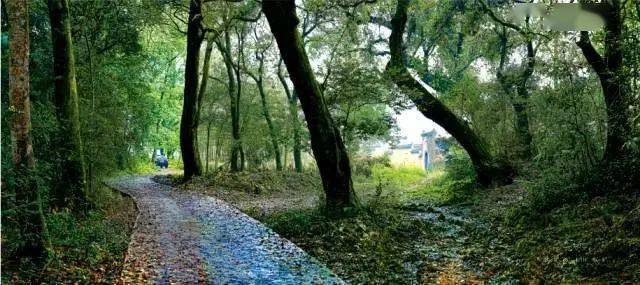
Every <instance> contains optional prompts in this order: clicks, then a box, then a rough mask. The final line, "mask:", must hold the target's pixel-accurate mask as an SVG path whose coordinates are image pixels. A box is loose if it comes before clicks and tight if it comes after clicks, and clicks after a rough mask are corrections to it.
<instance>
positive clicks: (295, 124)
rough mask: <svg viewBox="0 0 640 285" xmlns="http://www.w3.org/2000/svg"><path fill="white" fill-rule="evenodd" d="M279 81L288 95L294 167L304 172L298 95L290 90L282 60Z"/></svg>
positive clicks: (279, 63) (279, 67) (279, 65)
mask: <svg viewBox="0 0 640 285" xmlns="http://www.w3.org/2000/svg"><path fill="white" fill-rule="evenodd" d="M277 74H278V80H279V81H280V84H282V88H283V89H284V93H285V95H287V103H288V105H289V119H290V120H291V128H292V129H293V138H292V139H293V165H294V168H295V169H296V172H302V143H301V142H300V140H301V138H300V132H301V130H300V118H298V93H297V92H296V91H295V90H293V92H291V89H289V85H288V84H287V80H286V79H285V77H284V74H283V72H282V59H280V61H279V62H278V72H277Z"/></svg>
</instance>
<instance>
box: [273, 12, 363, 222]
mask: <svg viewBox="0 0 640 285" xmlns="http://www.w3.org/2000/svg"><path fill="white" fill-rule="evenodd" d="M294 2H295V1H293V0H289V1H264V2H263V4H262V9H263V12H264V14H265V16H266V17H267V20H268V22H269V26H270V28H271V32H272V33H273V35H274V37H275V39H276V41H277V43H278V48H279V50H280V55H281V56H282V59H283V60H284V63H285V65H286V66H287V71H288V72H289V76H290V78H291V81H292V82H293V85H294V86H295V89H296V90H297V91H298V95H299V99H300V103H301V104H302V110H303V111H304V114H305V118H306V120H307V125H308V128H309V133H310V135H311V149H312V150H313V153H314V156H315V158H316V163H317V165H318V169H319V170H320V176H321V178H322V185H323V188H324V192H325V195H326V209H327V211H328V213H330V214H339V213H340V212H342V210H343V209H344V208H345V207H352V206H354V205H355V203H356V202H355V195H354V192H353V185H352V181H351V166H350V164H349V156H348V154H347V150H346V148H345V146H344V143H343V142H342V138H341V136H340V132H339V131H338V129H337V128H336V127H335V125H334V123H333V120H332V119H331V116H330V113H329V110H328V109H327V106H326V104H325V102H324V97H323V94H322V91H321V90H320V86H319V84H318V82H317V81H316V78H315V75H314V74H313V70H312V69H311V66H310V64H309V59H308V57H307V54H306V51H305V50H304V47H303V43H302V38H301V36H300V32H299V31H298V29H297V25H298V23H299V20H298V17H297V15H296V8H295V3H294Z"/></svg>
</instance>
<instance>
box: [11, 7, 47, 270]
mask: <svg viewBox="0 0 640 285" xmlns="http://www.w3.org/2000/svg"><path fill="white" fill-rule="evenodd" d="M3 3H4V2H3ZM7 3H8V4H7V7H6V9H7V10H8V14H9V15H8V19H9V52H10V53H9V110H10V113H9V116H11V127H10V128H11V142H12V151H13V152H12V155H13V156H12V162H13V167H14V171H15V175H16V177H17V178H18V179H14V181H15V182H14V183H15V184H14V186H15V188H14V190H15V195H16V196H15V197H16V205H17V206H18V209H19V210H18V211H17V213H16V218H17V223H18V226H19V230H20V238H21V242H20V244H21V245H22V246H20V248H19V249H18V251H17V255H18V256H21V257H22V256H31V257H36V258H37V257H40V256H41V255H42V253H43V252H44V249H45V243H44V238H43V233H44V232H46V230H45V229H46V227H45V221H44V216H43V213H42V204H41V201H40V195H39V194H38V188H37V186H36V183H35V180H34V179H33V178H34V177H35V174H34V173H33V172H32V171H33V170H34V169H35V166H36V161H35V157H34V153H33V144H32V139H31V103H30V101H29V12H28V5H27V1H26V0H15V1H8V2H7ZM3 186H4V183H3ZM5 190H6V189H3V191H5ZM5 195H6V193H5ZM3 199H4V198H3ZM4 215H5V213H3V220H4V218H5V217H4Z"/></svg>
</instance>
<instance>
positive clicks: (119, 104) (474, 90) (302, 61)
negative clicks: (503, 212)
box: [2, 0, 640, 283]
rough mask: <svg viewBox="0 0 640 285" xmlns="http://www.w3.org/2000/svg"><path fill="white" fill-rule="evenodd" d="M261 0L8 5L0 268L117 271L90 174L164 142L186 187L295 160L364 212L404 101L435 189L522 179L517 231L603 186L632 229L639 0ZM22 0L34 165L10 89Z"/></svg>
mask: <svg viewBox="0 0 640 285" xmlns="http://www.w3.org/2000/svg"><path fill="white" fill-rule="evenodd" d="M23 2H24V3H23ZM264 2H265V3H259V2H257V1H222V0H219V1H207V0H203V1H201V0H191V1H172V0H162V1H68V0H48V1H35V0H34V1H18V0H16V1H13V0H3V1H2V225H3V233H2V246H3V253H2V255H3V256H2V259H3V261H2V262H3V267H4V268H10V271H9V272H10V273H5V274H3V281H6V280H13V281H16V280H23V281H24V280H31V279H30V278H34V279H33V280H41V279H38V278H45V280H57V279H55V278H63V279H64V278H67V277H68V276H67V277H61V276H62V275H65V274H58V273H59V272H67V271H68V274H70V275H73V274H76V275H77V276H75V275H73V276H75V277H69V278H72V279H73V278H89V277H86V276H88V275H89V273H88V272H91V271H92V270H89V269H87V270H88V271H87V270H84V269H82V268H85V267H87V261H83V260H84V259H86V258H87V257H88V256H89V257H90V258H92V259H89V261H88V264H89V268H91V267H97V266H102V265H103V264H110V265H109V266H110V267H114V268H116V267H117V266H118V265H117V259H118V257H117V254H113V255H112V254H111V253H112V252H116V253H117V252H120V253H121V252H122V251H123V250H124V249H126V246H127V242H126V241H127V236H126V234H123V233H126V232H127V228H128V227H130V224H129V222H128V221H127V218H126V217H121V219H118V218H116V219H114V218H113V214H114V213H117V212H128V211H130V205H129V204H128V203H130V202H127V201H126V199H123V198H122V197H119V196H118V195H117V194H114V193H112V192H111V190H109V189H107V188H106V187H105V186H104V185H103V181H104V180H105V179H107V178H110V177H115V176H119V175H124V174H126V173H129V174H130V173H148V172H152V171H155V168H154V164H153V161H154V160H155V158H156V155H157V154H158V153H159V152H160V150H162V152H163V154H165V155H167V156H168V157H169V159H170V163H171V167H172V168H178V169H180V168H184V176H183V177H182V178H181V179H183V180H184V181H186V180H188V179H189V178H191V177H197V176H205V177H217V176H216V175H220V174H219V173H227V172H240V173H247V172H249V173H254V172H255V173H257V172H265V171H267V172H268V171H277V172H286V173H290V172H298V173H304V174H308V175H311V176H313V177H315V179H318V180H319V181H321V182H322V188H323V189H324V196H323V197H325V199H324V200H325V201H326V202H325V203H324V204H323V205H324V206H323V207H324V208H325V210H326V212H324V213H325V214H327V216H328V217H334V216H338V217H340V216H343V215H345V213H346V214H347V215H348V214H349V211H350V210H349V209H351V208H359V207H364V208H367V207H369V206H371V204H370V202H371V201H373V200H371V199H370V197H375V196H376V193H377V192H384V191H387V190H388V191H392V190H393V189H391V188H393V187H390V186H388V185H389V184H385V182H384V181H383V180H381V178H380V176H376V175H373V176H372V171H373V172H374V174H375V171H376V169H377V170H378V171H379V170H380V169H381V167H382V166H381V165H387V166H388V162H385V161H384V159H379V158H371V157H367V153H368V151H370V149H369V146H370V145H372V144H374V143H377V142H384V143H391V144H397V143H398V142H399V140H400V138H399V136H398V130H397V128H398V127H397V124H396V122H395V119H394V118H395V117H394V114H396V113H399V112H402V111H404V110H408V109H411V108H413V107H416V108H417V109H418V111H420V112H421V113H422V114H423V115H425V116H426V117H427V118H429V119H431V120H433V121H434V122H436V123H437V124H439V125H440V126H442V127H443V128H444V129H445V130H447V132H449V133H450V134H451V136H452V137H451V138H450V139H449V141H450V143H451V145H452V150H451V152H450V153H449V155H448V159H447V161H446V162H445V163H443V165H442V166H441V167H442V168H443V170H442V171H444V172H446V173H447V174H446V175H445V176H443V177H442V178H440V180H439V181H440V182H439V183H440V184H437V185H436V186H437V187H439V189H440V188H442V189H443V190H441V191H444V192H446V194H447V195H449V196H447V197H449V198H452V197H454V198H456V199H458V198H460V197H458V196H460V195H463V194H464V195H467V194H469V195H470V193H476V192H473V191H475V190H478V189H486V188H493V187H498V186H503V185H509V184H512V183H515V185H517V188H519V189H525V190H526V191H527V193H529V194H528V195H527V196H526V197H525V198H523V200H522V202H519V203H518V204H517V206H514V209H516V210H514V211H513V212H510V213H508V217H509V218H508V219H510V221H511V222H513V223H515V224H518V223H520V226H522V225H526V224H527V223H529V222H532V221H538V222H540V223H543V224H544V223H549V221H550V220H549V218H548V217H547V216H546V215H547V214H548V213H550V212H551V211H552V210H553V209H557V208H559V207H564V206H565V205H566V204H567V203H569V204H570V203H571V202H575V201H591V200H592V199H594V197H616V198H605V199H612V200H611V201H621V202H619V203H618V202H616V203H617V204H616V206H615V207H613V206H612V208H614V209H611V210H610V211H612V213H611V214H609V213H607V212H606V211H604V212H599V213H598V214H597V215H598V217H600V216H602V217H605V218H604V219H605V220H604V221H605V222H604V223H605V224H610V223H614V224H616V223H618V222H619V223H620V225H622V224H624V225H625V228H624V229H620V231H618V232H616V233H615V234H612V236H618V237H624V238H628V240H634V239H637V236H638V232H637V231H638V225H639V224H638V220H634V221H632V222H629V221H630V220H631V219H632V218H633V217H635V218H633V219H638V217H639V216H640V215H639V214H638V212H639V210H638V209H639V208H638V206H639V205H640V204H638V201H639V200H637V199H636V198H637V196H638V185H639V179H640V178H639V176H640V166H639V164H640V158H639V157H640V156H639V153H640V110H639V108H640V103H639V102H640V86H639V84H640V49H639V48H638V47H639V46H640V3H639V2H637V1H628V0H626V1H623V0H613V1H608V3H609V2H610V4H607V5H608V6H607V7H608V8H607V9H609V10H607V13H609V14H607V15H609V20H608V21H607V23H606V24H605V26H604V27H603V28H602V29H601V30H598V31H593V32H576V31H569V32H558V31H549V30H547V29H545V28H544V27H543V26H542V22H541V20H540V19H537V18H531V19H529V18H527V19H526V20H525V21H523V22H522V23H512V22H510V21H508V20H507V19H508V15H509V10H510V7H511V3H510V2H509V1H489V0H473V1H471V0H470V1H463V0H440V1H407V0H399V1H391V0H389V1H386V0H379V1H369V0H349V1H333V0H305V1H298V3H295V4H296V6H293V4H292V3H289V2H287V1H282V2H269V1H264ZM20 3H22V4H24V5H27V6H28V13H27V14H26V15H28V26H27V27H28V37H29V41H28V42H27V46H26V47H28V51H29V54H28V55H27V56H28V63H29V64H28V86H27V87H28V89H27V90H28V95H27V96H28V99H29V100H30V107H29V106H27V108H30V121H27V122H23V123H24V124H23V126H26V127H27V128H28V129H29V130H30V134H28V136H29V137H30V139H31V141H32V150H33V152H32V156H33V162H34V163H32V164H29V163H27V164H29V166H28V167H18V166H17V165H21V164H24V163H25V162H24V161H23V162H19V161H20V160H18V162H19V163H18V164H16V163H15V162H16V160H15V157H16V153H17V152H16V144H15V143H16V140H17V138H16V136H15V134H14V133H12V131H14V130H15V128H16V123H15V122H16V121H15V120H16V119H15V118H17V117H16V115H15V114H19V113H20V110H16V109H15V106H14V105H12V104H11V100H12V99H11V98H10V97H11V94H10V91H11V90H12V86H11V80H12V79H11V78H12V76H13V73H11V74H10V67H11V60H12V56H17V53H16V52H15V51H14V50H11V47H12V45H11V44H12V41H13V39H12V34H11V31H12V30H11V29H12V28H13V27H12V25H16V26H17V25H18V24H17V22H14V21H12V20H13V19H16V18H14V17H17V16H14V14H12V13H13V12H14V11H18V9H19V5H20ZM11 8H14V11H12V10H11ZM56 8H57V10H56ZM66 9H68V13H67V12H66V11H67V10H66ZM296 14H297V17H298V20H299V21H298V22H297V27H296V29H297V30H296V29H294V31H295V32H294V31H292V30H291V29H290V25H291V22H292V21H293V20H292V19H294V18H293V17H295V16H296ZM25 17H26V16H25ZM67 37H68V38H67ZM65 43H66V44H65ZM26 47H25V48H26ZM14 60H15V59H14ZM419 81H421V82H419ZM65 82H66V83H65ZM424 84H427V85H428V87H425V86H424ZM70 102H71V103H70ZM75 105H77V107H74V106H75ZM69 106H71V107H69ZM18 139H19V138H18ZM372 169H373V170H372ZM380 173H381V172H378V174H380ZM394 175H395V174H389V175H388V177H386V179H391V180H393V179H394ZM420 175H424V174H420ZM318 176H319V178H318ZM352 176H353V177H352ZM421 177H422V176H421ZM376 179H378V180H376ZM391 180H390V181H391ZM354 181H355V183H354ZM363 181H366V183H365V182H363ZM420 181H422V180H420ZM421 183H422V182H421ZM363 185H368V186H363ZM367 187H369V188H367ZM385 187H386V188H389V189H391V190H389V189H384V188H385ZM394 187H398V188H402V187H401V185H395V186H394ZM425 187H434V186H433V185H431V186H425ZM429 189H431V188H429ZM469 189H475V190H473V191H472V190H469ZM369 190H370V191H369ZM367 191H368V192H367ZM425 191H426V190H425ZM438 191H440V190H438ZM418 192H419V191H418ZM444 192H443V193H444ZM24 193H27V194H24ZM377 195H378V196H380V194H379V193H378V194H377ZM418 196H419V195H418ZM418 196H415V197H418ZM368 197H369V198H368ZM412 197H413V198H415V197H414V196H412ZM621 197H624V199H627V200H620V199H623V198H621ZM413 198H412V199H413ZM417 199H418V198H416V200H417ZM616 199H617V200H616ZM612 203H613V202H612ZM625 203H629V204H627V205H622V204H625ZM609 204H610V203H609ZM345 208H346V210H345ZM123 209H129V210H123ZM575 209H578V207H575ZM576 211H577V210H576ZM607 211H608V210H607ZM611 215H613V216H615V217H619V219H616V218H613V222H612V221H611V219H612V218H611V217H610V216H611ZM106 217H110V218H106ZM327 219H331V218H327ZM336 219H339V218H336ZM36 220H37V221H39V222H37V221H36ZM272 222H273V221H272ZM281 222H282V221H280V220H277V221H276V222H274V223H275V224H274V225H275V226H276V229H277V227H278V225H280V226H282V223H281ZM629 223H631V224H629ZM547 225H548V224H547ZM556 226H558V225H557V224H556ZM129 230H130V229H129ZM514 231H515V230H514ZM291 234H292V235H293V233H291ZM285 235H286V234H285ZM114 236H115V237H117V238H113V237H114ZM95 240H102V241H101V242H98V243H96V242H94V241H95ZM87 245H89V247H88V248H81V247H85V246H87ZM637 245H638V244H637V243H635V244H634V243H632V242H629V243H628V244H625V245H624V246H622V247H621V248H623V249H620V250H622V251H623V252H624V248H626V249H630V250H631V252H634V253H633V254H638V250H637V248H635V249H633V247H634V246H637ZM69 248H76V249H74V250H77V251H70V252H66V253H65V252H63V251H65V250H66V249H69ZM626 257H628V256H626ZM594 262H595V261H594ZM636 262H637V261H636ZM83 266H84V267H83ZM42 268H45V269H42ZM74 268H75V269H74ZM79 268H80V269H79ZM83 270H84V271H83ZM603 270H604V269H603ZM606 270H610V271H611V270H613V269H610V268H609V269H606ZM606 270H604V271H606ZM107 271H108V272H111V271H109V270H107ZM5 272H7V271H6V270H5ZM43 272H46V274H44V273H43ZM56 272H58V273H56ZM8 274H14V277H13V278H14V279H5V277H6V278H12V277H11V276H10V275H8ZM16 274H17V275H16ZM56 274H58V275H56ZM91 274H93V273H91ZM16 276H18V277H16ZM43 276H46V277H43ZM52 276H57V277H52ZM65 276H66V275H65ZM82 276H84V277H82ZM94 277H95V276H94ZM94 277H91V278H94ZM636 277H637V276H636ZM15 278H18V279H15ZM51 278H53V279H51ZM105 278H107V277H105ZM59 280H62V279H59ZM356 280H359V279H356ZM360 281H363V280H360ZM16 282H17V281H16ZM25 282H28V281H25ZM54 282H55V281H54ZM363 282H364V281H363ZM365 283H366V282H365Z"/></svg>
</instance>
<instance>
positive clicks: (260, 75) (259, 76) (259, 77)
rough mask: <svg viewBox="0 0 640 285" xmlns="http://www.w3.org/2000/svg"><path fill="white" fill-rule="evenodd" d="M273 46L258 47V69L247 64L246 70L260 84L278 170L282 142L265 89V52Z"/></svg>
mask: <svg viewBox="0 0 640 285" xmlns="http://www.w3.org/2000/svg"><path fill="white" fill-rule="evenodd" d="M256 40H258V35H257V34H256ZM270 46H271V42H269V44H268V45H263V46H262V47H258V48H257V50H256V51H255V57H256V60H257V61H258V71H257V72H256V73H255V74H254V72H252V71H250V70H249V69H248V68H247V67H246V64H245V67H244V69H245V72H246V73H247V75H249V77H251V78H252V79H253V81H255V82H256V85H257V86H258V93H259V94H260V103H261V106H262V115H263V116H264V119H265V121H266V122H267V127H268V128H269V138H270V139H271V147H272V148H273V157H274V160H275V162H276V169H277V170H278V171H281V170H282V155H281V153H280V144H279V143H278V133H277V131H276V128H275V126H274V124H273V120H272V119H271V113H270V112H269V106H268V102H267V91H266V90H265V89H264V61H265V54H266V52H267V50H268V49H269V47H270ZM243 64H244V62H243Z"/></svg>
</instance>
